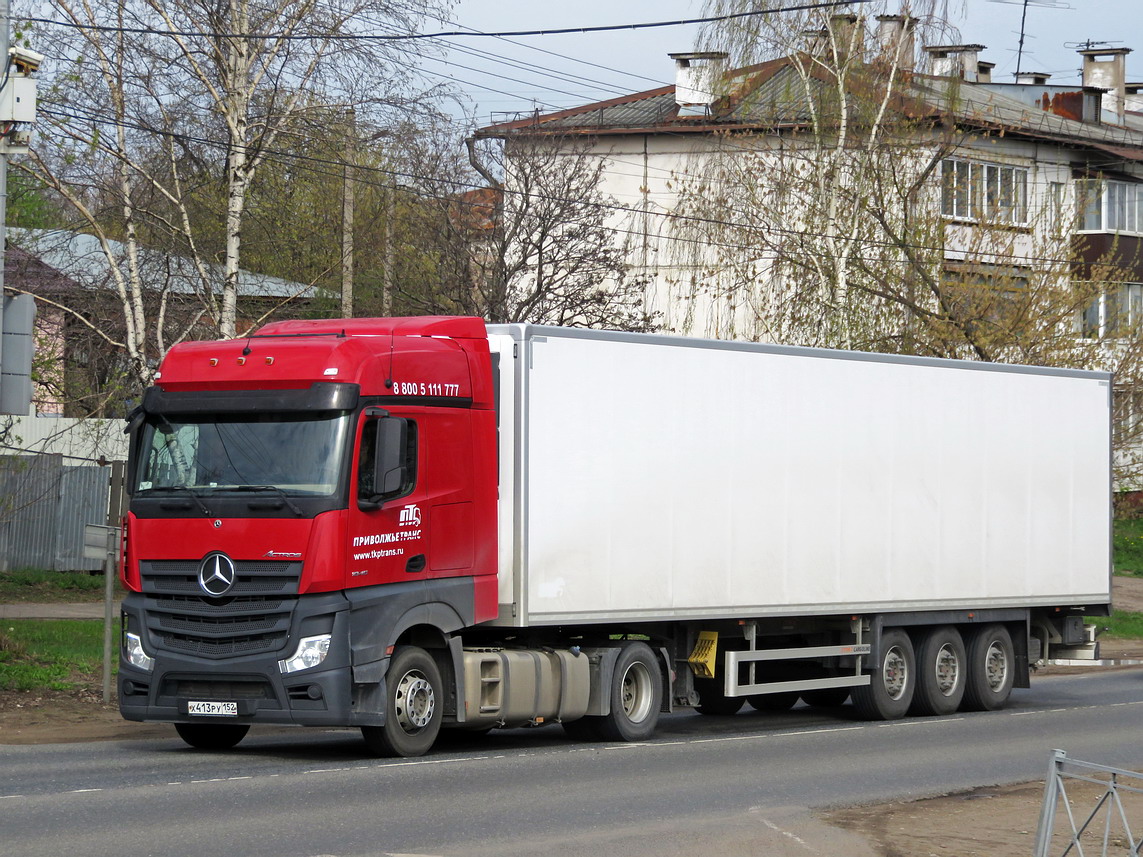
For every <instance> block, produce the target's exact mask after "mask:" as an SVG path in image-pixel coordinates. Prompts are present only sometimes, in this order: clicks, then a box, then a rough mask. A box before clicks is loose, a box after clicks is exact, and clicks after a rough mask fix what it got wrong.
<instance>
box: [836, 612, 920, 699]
mask: <svg viewBox="0 0 1143 857" xmlns="http://www.w3.org/2000/svg"><path fill="white" fill-rule="evenodd" d="M880 651H881V663H880V664H878V666H877V669H876V670H875V671H874V673H873V675H872V676H870V682H869V684H866V685H859V686H858V687H855V688H853V690H852V692H851V694H850V696H851V697H852V698H853V707H854V708H855V709H857V714H858V716H860V717H861V718H862V719H864V720H897V719H899V718H901V717H904V716H905V715H906V714H907V713H908V711H909V706H910V704H912V702H913V692H914V688H915V687H916V684H917V666H916V665H917V661H916V657H915V655H914V653H913V642H912V641H911V640H910V639H909V635H908V634H906V633H905V632H904V631H903V630H901V629H900V628H887V629H886V630H884V631H882V632H881V649H880Z"/></svg>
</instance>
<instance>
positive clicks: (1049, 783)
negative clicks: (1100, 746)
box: [1033, 750, 1143, 857]
mask: <svg viewBox="0 0 1143 857" xmlns="http://www.w3.org/2000/svg"><path fill="white" fill-rule="evenodd" d="M1141 796H1143V775H1140V774H1137V773H1134V772H1132V771H1124V770H1121V769H1119V768H1110V767H1107V766H1106V765H1095V764H1092V763H1091V762H1081V761H1079V760H1077V759H1069V758H1068V757H1067V753H1065V752H1064V751H1063V750H1053V751H1052V755H1051V758H1050V759H1049V761H1048V778H1047V780H1045V782H1044V805H1043V808H1042V809H1041V810H1040V824H1039V828H1038V829H1037V831H1036V849H1035V851H1034V852H1033V855H1034V857H1065V855H1075V857H1087V855H1095V854H1099V855H1102V857H1107V855H1112V854H1130V855H1139V854H1140V853H1143V838H1141V837H1139V836H1137V835H1136V834H1135V833H1133V832H1132V826H1131V816H1132V814H1134V815H1135V816H1136V819H1137V821H1138V820H1139V819H1140V815H1141V814H1143V797H1141ZM1061 807H1062V812H1061ZM1083 807H1087V809H1084V808H1083ZM1140 826H1141V825H1140V824H1138V823H1137V824H1136V826H1135V829H1139V827H1140Z"/></svg>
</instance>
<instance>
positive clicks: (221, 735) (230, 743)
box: [175, 723, 250, 750]
mask: <svg viewBox="0 0 1143 857" xmlns="http://www.w3.org/2000/svg"><path fill="white" fill-rule="evenodd" d="M175 731H176V732H178V733H179V737H180V738H182V739H183V740H184V741H186V742H187V743H188V744H190V745H191V746H192V747H196V748H198V749H199V750H229V749H230V748H231V747H236V746H237V745H238V742H239V741H241V740H242V739H243V738H245V737H246V733H247V732H249V731H250V727H249V726H247V725H245V724H243V723H176V724H175Z"/></svg>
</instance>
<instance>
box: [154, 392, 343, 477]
mask: <svg viewBox="0 0 1143 857" xmlns="http://www.w3.org/2000/svg"><path fill="white" fill-rule="evenodd" d="M349 419H350V418H349V415H348V414H329V415H320V416H313V415H305V416H300V415H296V414H274V413H271V414H257V415H253V414H240V415H225V416H223V415H218V414H214V415H203V416H199V415H197V414H196V415H194V416H192V417H184V416H179V417H173V418H170V419H168V418H167V417H165V416H162V415H158V416H151V417H150V419H149V420H148V422H147V425H146V428H145V429H144V436H143V442H142V445H141V448H140V456H139V466H138V476H137V480H138V481H137V483H136V485H135V490H136V493H146V492H153V493H156V494H160V493H163V492H164V491H172V490H173V491H185V490H189V491H191V492H192V493H198V492H208V493H215V492H224V491H250V490H252V489H266V490H271V491H280V492H283V493H285V494H289V495H293V496H303V497H328V496H331V495H333V494H334V493H336V492H337V490H338V480H339V476H340V474H341V471H342V464H343V458H344V453H345V447H346V438H347V435H348V428H349Z"/></svg>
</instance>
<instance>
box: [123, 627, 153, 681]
mask: <svg viewBox="0 0 1143 857" xmlns="http://www.w3.org/2000/svg"><path fill="white" fill-rule="evenodd" d="M123 653H124V654H125V655H126V656H127V663H129V664H131V666H133V667H138V668H139V669H141V670H146V671H147V672H150V671H151V670H153V669H154V668H155V659H154V658H152V657H151V656H150V655H148V654H147V653H146V652H145V651H144V650H143V641H142V640H140V639H139V635H138V634H132V633H127V634H124V635H123Z"/></svg>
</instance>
